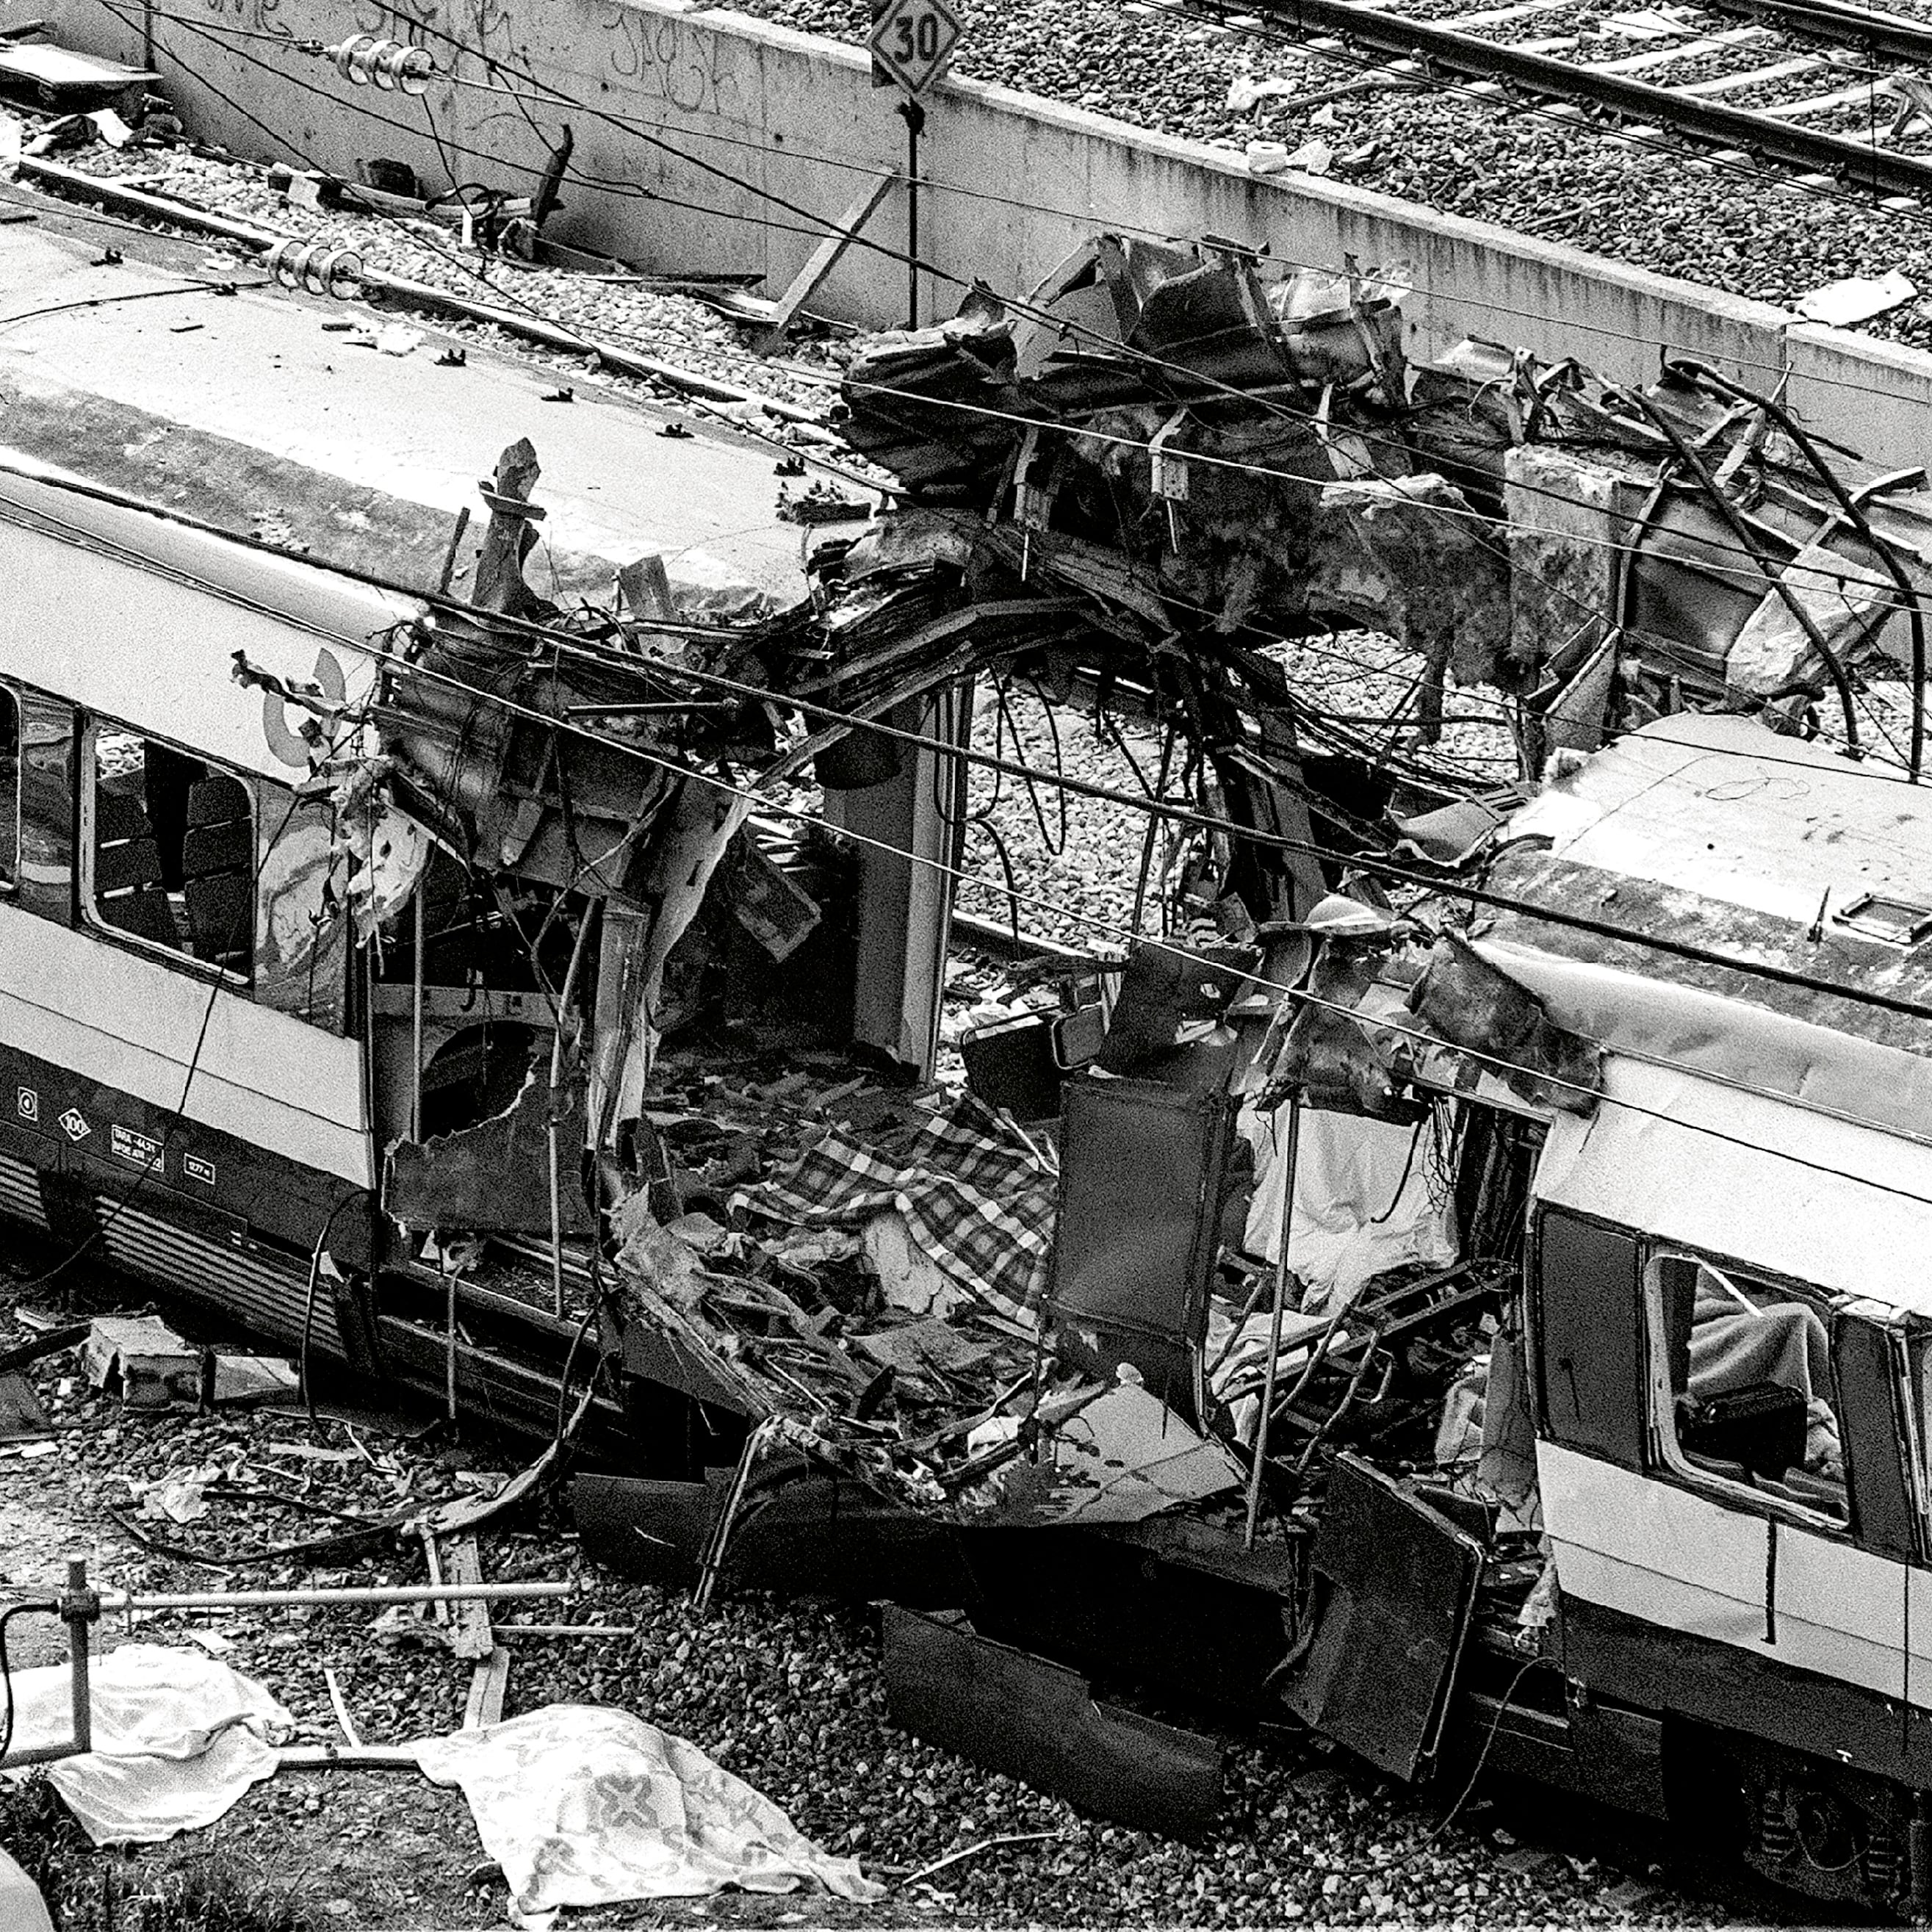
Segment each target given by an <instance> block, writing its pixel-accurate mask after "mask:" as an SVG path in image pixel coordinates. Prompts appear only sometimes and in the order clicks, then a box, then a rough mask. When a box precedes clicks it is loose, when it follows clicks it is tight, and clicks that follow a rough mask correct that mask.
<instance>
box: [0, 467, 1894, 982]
mask: <svg viewBox="0 0 1932 1932" xmlns="http://www.w3.org/2000/svg"><path fill="white" fill-rule="evenodd" d="M4 468H5V466H4V465H0V469H4ZM55 487H58V486H57V485H56V486H55ZM149 514H152V512H149ZM25 515H26V517H28V518H29V519H31V520H35V521H37V522H41V523H53V524H55V525H56V526H58V520H57V519H54V518H52V517H49V516H47V515H46V513H45V512H42V511H27V512H26V513H25ZM0 520H8V521H19V520H21V517H20V515H18V514H15V515H8V514H7V513H6V512H5V511H4V510H0ZM68 530H69V534H70V535H71V538H73V539H74V540H75V541H80V543H82V544H83V546H84V547H90V548H94V549H98V550H103V551H111V552H113V553H115V554H117V555H118V556H120V557H121V558H122V559H124V560H126V561H128V562H133V563H135V564H136V565H139V566H140V567H143V568H149V569H152V570H155V571H158V572H160V573H161V574H166V575H169V576H170V577H172V578H173V579H174V580H176V581H179V582H183V583H188V584H190V585H193V586H195V587H197V588H199V589H202V590H204V591H205V592H207V593H208V594H210V595H216V596H220V597H222V598H224V600H225V601H232V602H234V603H236V604H240V605H242V607H245V608H248V609H250V610H255V611H257V612H258V613H265V614H268V615H271V616H277V615H279V614H280V613H278V612H276V611H275V610H274V609H273V607H270V606H267V605H265V604H262V603H261V602H260V600H258V599H255V598H248V597H245V596H244V595H240V594H239V593H236V592H231V591H230V590H229V589H227V588H226V586H216V585H211V584H209V583H207V582H206V581H205V580H200V579H197V578H196V577H194V576H193V574H192V573H190V572H187V571H182V570H181V569H179V568H177V567H175V566H173V565H167V564H165V563H163V562H159V561H157V560H156V559H151V558H148V557H146V556H144V555H143V554H142V553H141V552H139V551H138V550H133V549H130V548H129V547H127V546H125V545H118V544H112V543H110V542H107V541H104V540H102V539H101V538H98V537H97V536H95V535H93V534H92V533H91V532H85V531H80V530H77V529H74V528H73V526H68ZM461 608H462V609H463V610H464V611H465V613H466V614H468V615H469V616H472V617H473V618H476V619H484V620H486V621H494V622H501V623H502V624H503V625H505V627H506V628H509V629H511V630H512V631H517V630H522V631H525V632H526V633H527V634H532V635H535V636H537V637H542V638H544V639H547V640H548V641H549V643H550V645H551V646H552V647H553V648H554V649H556V650H558V651H559V652H562V653H564V654H565V655H577V656H582V657H584V658H588V659H589V660H590V661H594V662H597V663H598V664H602V665H604V666H605V667H622V668H625V669H629V670H648V669H650V668H652V667H650V666H649V664H648V663H647V661H643V660H640V659H638V658H635V657H633V656H631V655H628V654H625V653H622V652H611V651H609V650H607V649H600V648H598V646H595V645H593V644H592V643H589V642H587V641H586V640H583V639H581V638H577V637H571V636H569V635H568V634H566V633H564V632H562V631H557V630H556V629H554V628H552V627H548V626H544V625H538V624H535V623H532V622H529V621H528V620H514V619H500V618H499V617H498V616H497V614H496V613H491V612H487V611H483V610H476V609H475V608H474V607H469V606H463V607H461ZM304 628H309V629H311V630H312V631H314V634H317V635H318V636H322V637H326V638H329V639H331V640H333V641H335V642H337V643H341V645H343V646H344V648H346V649H350V650H352V651H355V652H359V653H360V654H362V655H368V656H371V657H373V658H377V659H379V660H380V661H382V662H383V663H384V664H386V665H388V666H389V667H392V668H393V669H394V670H396V671H397V672H398V673H399V674H404V675H409V676H420V677H426V678H428V679H430V680H431V682H440V683H442V684H443V685H447V686H448V687H449V688H454V689H456V690H458V691H462V692H463V693H464V694H467V695H469V696H471V697H475V698H477V699H478V701H479V702H487V703H495V704H497V705H499V706H500V707H501V708H502V709H506V710H508V711H510V712H513V713H514V714H516V715H520V716H523V717H525V718H527V719H529V720H530V721H540V722H542V723H543V724H545V725H546V726H547V727H549V728H550V729H553V730H555V729H561V730H567V731H569V732H571V733H574V734H576V735H577V736H582V737H584V738H586V739H589V741H591V742H598V743H602V744H607V745H617V746H619V747H621V748H623V749H624V750H625V751H629V752H631V753H632V754H634V755H635V756H637V757H642V758H644V759H645V760H646V761H647V762H649V763H654V764H656V765H658V766H661V767H662V768H663V769H667V770H673V771H676V772H680V773H684V774H685V775H697V774H695V772H694V768H693V767H691V766H688V765H685V764H682V763H678V762H676V760H667V759H666V758H664V757H662V756H661V755H659V754H655V753H652V752H649V751H647V750H646V748H643V747H641V746H639V745H636V744H635V743H634V742H633V741H631V740H630V739H622V738H614V737H611V736H608V735H607V734H604V733H599V732H597V731H595V730H594V729H592V728H591V727H589V726H588V725H586V724H584V723H583V721H581V720H579V719H575V718H565V719H563V720H558V719H556V718H553V717H552V716H551V715H550V714H549V713H547V712H541V711H538V710H536V709H534V708H533V707H531V706H524V705H520V704H518V703H515V702H514V700H511V699H508V698H505V697H499V696H498V695H496V694H490V693H487V692H484V691H481V690H479V689H478V688H475V687H472V686H471V685H467V684H466V683H464V682H463V681H462V680H460V679H455V678H453V677H452V676H450V675H449V674H448V673H440V672H436V671H434V670H431V668H430V667H427V666H425V665H421V664H409V663H407V662H405V661H403V660H401V659H399V658H397V657H396V656H395V655H394V653H392V652H387V651H385V650H383V649H380V648H378V647H377V646H373V645H371V643H369V642H368V640H367V639H366V638H355V637H350V636H349V635H348V634H345V633H341V632H338V631H331V630H329V629H327V628H326V627H320V626H315V625H305V627H304ZM675 671H676V674H678V675H682V676H686V677H688V678H690V679H692V681H694V682H699V683H700V684H704V683H709V684H710V685H712V687H713V688H726V689H732V690H733V691H734V693H735V694H739V695H742V696H745V697H748V698H751V699H754V700H761V701H765V702H770V703H779V704H781V705H786V704H790V705H797V706H799V708H801V709H808V710H813V711H818V712H829V714H830V715H831V717H832V719H833V721H835V722H836V723H838V724H843V725H846V726H847V727H856V726H862V727H864V728H865V729H866V730H871V731H877V732H879V733H883V735H886V736H899V737H909V738H910V739H913V741H914V742H922V743H928V744H929V741H926V740H921V739H919V738H918V736H917V734H916V733H904V732H902V731H901V730H898V727H892V726H889V725H887V724H883V723H882V722H880V721H878V720H877V718H873V717H871V716H868V715H866V714H865V713H864V712H844V711H833V710H832V709H831V707H829V706H818V705H815V704H812V703H810V702H809V701H808V700H799V699H795V698H793V697H790V696H789V695H788V694H785V693H783V692H778V691H772V690H770V689H769V688H767V687H764V686H760V685H751V684H748V683H745V682H743V681H742V680H737V679H730V678H727V677H726V676H724V675H723V674H722V673H716V672H712V671H709V670H702V671H700V670H697V669H696V668H694V667H686V666H678V667H675ZM939 749H940V750H941V751H942V753H943V754H944V755H945V756H947V757H953V758H956V759H959V760H964V761H965V762H966V763H973V764H980V765H983V766H989V767H991V768H992V769H1004V770H1006V771H1007V772H1010V774H1011V775H1013V776H1016V777H1019V778H1031V779H1036V780H1040V779H1043V780H1045V781H1046V782H1048V783H1049V784H1058V785H1059V786H1061V787H1063V788H1064V789H1065V790H1071V791H1074V792H1076V793H1082V794H1083V795H1086V796H1092V797H1095V798H1097V799H1101V800H1103V801H1104V802H1108V803H1110V804H1115V805H1123V806H1125V807H1126V808H1129V809H1130V810H1134V811H1142V812H1146V813H1148V814H1155V813H1158V814H1159V815H1160V816H1163V817H1167V818H1169V819H1171V820H1174V821H1175V822H1178V823H1184V824H1188V825H1190V826H1192V827H1193V828H1194V829H1201V830H1205V831H1208V832H1215V833H1218V834H1220V835H1226V836H1230V837H1233V838H1239V839H1241V840H1244V841H1247V842H1249V843H1251V844H1256V845H1258V846H1260V847H1265V848H1269V849H1274V850H1282V851H1286V852H1289V853H1297V854H1300V855H1302V856H1310V857H1313V858H1316V859H1326V860H1328V861H1329V862H1331V863H1334V864H1336V865H1342V866H1344V867H1348V868H1353V869H1355V870H1357V871H1364V872H1367V873H1370V874H1373V875H1374V876H1376V877H1382V878H1384V879H1386V880H1389V881H1391V883H1398V884H1402V885H1406V886H1412V887H1415V888H1418V889H1421V890H1424V891H1428V892H1439V893H1445V894H1447V895H1449V896H1451V897H1454V898H1458V899H1466V900H1468V901H1469V902H1471V903H1472V904H1482V905H1485V906H1487V907H1490V908H1491V909H1493V910H1499V911H1505V912H1509V913H1515V914H1517V915H1519V916H1523V917H1526V918H1530V919H1539V920H1542V921H1544V922H1547V923H1548V924H1551V925H1555V926H1564V927H1567V928H1568V929H1571V930H1574V931H1579V932H1586V933H1588V934H1589V935H1591V936H1592V937H1593V938H1600V939H1604V940H1609V941H1614V942H1618V943H1627V944H1632V945H1634V946H1637V947H1643V948H1646V949H1648V950H1653V951H1656V952H1659V953H1667V954H1670V955H1672V956H1675V957H1678V958H1681V959H1685V960H1687V961H1688V962H1694V963H1696V964H1699V965H1706V966H1711V967H1715V968H1721V969H1722V970H1725V971H1732V972H1736V973H1739V974H1743V975H1745V976H1747V977H1754V978H1761V979H1764V980H1769V981H1772V982H1774V983H1779V984H1783V985H1786V986H1790V987H1793V989H1797V990H1800V991H1803V992H1808V993H1811V994H1814V995H1827V996H1830V997H1834V998H1843V999H1845V1000H1847V1001H1850V1002H1852V1004H1857V1005H1864V1006H1870V1007H1874V1008H1876V1009H1878V1010H1883V1011H1888V1012H1892V1013H1899V1014H1901V1015H1903V1016H1906V1017H1909V1018H1912V1019H1921V1020H1932V1006H1927V1005H1926V1004H1924V1003H1923V1002H1921V1001H1913V1000H1907V999H1904V998H1900V996H1898V995H1891V994H1888V993H1885V992H1880V991H1879V990H1876V989H1872V988H1868V987H1858V986H1848V985H1844V984H1842V983H1837V982H1833V981H1830V980H1823V979H1820V977H1817V975H1815V974H1805V973H1801V972H1798V971H1795V970H1793V969H1789V968H1781V967H1778V966H1775V965H1772V963H1770V962H1766V961H1762V960H1754V959H1749V958H1748V957H1743V956H1734V955H1731V954H1727V953H1721V952H1718V951H1717V950H1715V949H1712V948H1709V947H1701V946H1698V945H1697V944H1694V943H1693V942H1690V941H1680V940H1674V939H1671V938H1667V937H1666V936H1664V935H1661V934H1655V933H1649V932H1643V931H1642V930H1641V929H1635V928H1631V927H1628V926H1622V925H1619V924H1618V923H1616V922H1614V921H1612V920H1605V919H1595V918H1592V917H1591V916H1589V915H1586V914H1583V913H1574V912H1571V911H1568V910H1563V909H1561V908H1558V907H1550V906H1547V905H1543V904H1538V902H1536V901H1533V900H1526V899H1522V898H1518V897H1517V896H1515V895H1510V894H1505V893H1498V892H1493V891H1491V890H1490V889H1488V888H1487V887H1484V886H1478V885H1475V884H1474V883H1469V882H1467V881H1465V880H1460V879H1457V878H1445V877H1443V876H1442V875H1441V874H1436V873H1430V872H1428V871H1418V869H1416V868H1414V867H1412V866H1409V865H1403V864H1402V863H1401V862H1399V861H1396V860H1392V859H1386V858H1383V857H1380V856H1376V855H1375V854H1373V853H1364V852H1360V851H1355V852H1351V851H1346V850H1342V849H1340V848H1339V847H1334V846H1331V845H1328V844H1325V843H1323V842H1322V841H1319V840H1315V839H1301V838H1294V837H1292V836H1290V835H1288V834H1286V833H1281V832H1268V831H1265V830H1263V829H1259V828H1256V827H1250V826H1245V825H1243V824H1241V823H1238V821H1236V820H1232V819H1229V818H1226V817H1223V816H1219V815H1216V814H1208V813H1205V812H1200V811H1196V810H1195V809H1194V808H1192V807H1187V806H1181V805H1175V804H1172V803H1167V802H1161V801H1156V800H1150V799H1145V798H1137V797H1136V796H1135V795H1134V794H1133V793H1130V792H1127V791H1123V790H1118V788H1115V787H1107V786H1100V785H1097V784H1094V783H1093V782H1092V781H1088V780H1084V779H1079V778H1073V777H1072V776H1071V775H1068V774H1067V773H1065V772H1061V773H1058V774H1056V773H1054V772H1047V771H1046V770H1044V769H1041V768H1039V767H1037V766H1027V765H1025V764H1023V763H1016V762H1013V761H1009V760H1002V759H1000V758H998V757H995V756H993V755H992V754H988V753H986V752H981V751H973V750H971V748H968V747H959V748H955V747H950V746H947V747H941V748H939ZM1813 769H1816V767H1815V766H1814V767H1813ZM1846 769H1847V770H1848V771H1849V770H1850V769H1854V768H1851V767H1847V768H1846ZM1892 782H1894V783H1896V782H1898V781H1896V780H1894V781H1892ZM733 789H735V787H733ZM741 795H742V796H745V797H747V798H754V799H757V798H764V797H768V796H769V793H764V792H745V793H742V794H741ZM852 836H853V837H856V836H858V835H856V833H855V834H852ZM862 842H863V841H862ZM892 849H893V850H896V848H892ZM960 876H962V877H965V876H968V875H965V874H960Z"/></svg>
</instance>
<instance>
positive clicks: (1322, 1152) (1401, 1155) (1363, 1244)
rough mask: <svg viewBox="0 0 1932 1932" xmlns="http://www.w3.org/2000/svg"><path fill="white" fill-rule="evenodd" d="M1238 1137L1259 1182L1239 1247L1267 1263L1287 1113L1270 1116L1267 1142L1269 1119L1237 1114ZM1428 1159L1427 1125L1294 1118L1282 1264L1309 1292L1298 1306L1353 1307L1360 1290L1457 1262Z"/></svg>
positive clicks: (1448, 1214) (1276, 1238) (1431, 1141)
mask: <svg viewBox="0 0 1932 1932" xmlns="http://www.w3.org/2000/svg"><path fill="white" fill-rule="evenodd" d="M1241 1131H1242V1132H1243V1133H1245V1134H1246V1135H1247V1137H1248V1139H1250V1141H1251V1142H1253V1145H1254V1149H1255V1167H1256V1175H1257V1178H1256V1184H1255V1193H1254V1199H1253V1204H1252V1205H1250V1208H1249V1210H1248V1225H1247V1234H1246V1235H1245V1237H1244V1246H1245V1247H1247V1250H1248V1252H1249V1253H1250V1254H1254V1255H1262V1256H1265V1257H1266V1258H1267V1259H1268V1260H1270V1261H1273V1260H1274V1258H1275V1254H1276V1251H1277V1248H1278V1247H1279V1246H1280V1230H1281V1191H1282V1166H1283V1163H1282V1161H1281V1159H1280V1150H1282V1149H1284V1148H1286V1146H1287V1144H1288V1108H1287V1106H1286V1105H1283V1106H1282V1107H1281V1108H1280V1109H1278V1110H1277V1112H1276V1114H1275V1115H1274V1121H1273V1133H1272V1135H1271V1133H1270V1123H1269V1121H1268V1120H1267V1118H1265V1117H1263V1116H1260V1115H1256V1113H1254V1112H1253V1110H1252V1109H1245V1110H1244V1112H1243V1113H1242V1115H1241ZM1434 1166H1436V1123H1435V1120H1434V1118H1433V1116H1431V1117H1430V1118H1429V1119H1427V1120H1425V1121H1423V1122H1422V1124H1421V1126H1420V1127H1401V1126H1399V1125H1397V1124H1394V1123H1392V1122H1390V1121H1371V1120H1366V1119H1364V1118H1362V1117H1361V1116H1360V1115H1355V1114H1334V1113H1329V1112H1325V1111H1324V1110H1322V1109H1317V1108H1313V1107H1304V1109H1302V1112H1301V1145H1300V1149H1299V1152H1298V1155H1297V1157H1296V1160H1295V1214H1294V1219H1293V1220H1292V1222H1291V1223H1290V1224H1289V1236H1288V1265H1289V1270H1290V1271H1291V1272H1292V1273H1293V1274H1296V1275H1298V1276H1299V1277H1301V1280H1302V1281H1303V1282H1304V1283H1305V1284H1306V1285H1307V1289H1308V1290H1309V1294H1308V1296H1307V1300H1306V1301H1304V1304H1303V1305H1304V1307H1306V1308H1308V1309H1310V1310H1313V1309H1316V1308H1319V1307H1321V1306H1322V1304H1325V1302H1327V1301H1329V1300H1330V1298H1332V1297H1334V1296H1335V1295H1340V1296H1342V1297H1343V1298H1344V1299H1346V1300H1352V1299H1353V1298H1354V1297H1355V1293H1356V1292H1357V1291H1358V1289H1360V1288H1361V1286H1362V1284H1363V1283H1364V1282H1366V1281H1369V1280H1373V1277H1376V1275H1379V1274H1384V1273H1385V1272H1386V1271H1388V1270H1389V1269H1391V1268H1400V1267H1402V1266H1403V1265H1405V1264H1406V1263H1409V1262H1415V1263H1419V1264H1421V1265H1422V1266H1424V1267H1426V1268H1447V1267H1448V1266H1449V1265H1451V1263H1452V1262H1454V1261H1455V1260H1456V1259H1457V1247H1456V1219H1455V1208H1454V1204H1453V1203H1452V1202H1451V1201H1449V1200H1448V1199H1447V1198H1446V1197H1445V1198H1444V1199H1442V1200H1441V1201H1440V1202H1437V1201H1436V1200H1435V1199H1432V1196H1431V1190H1430V1173H1431V1171H1432V1170H1433V1168H1434Z"/></svg>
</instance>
